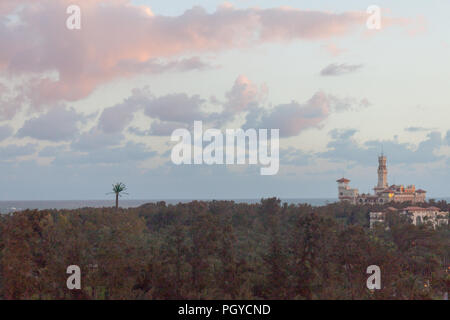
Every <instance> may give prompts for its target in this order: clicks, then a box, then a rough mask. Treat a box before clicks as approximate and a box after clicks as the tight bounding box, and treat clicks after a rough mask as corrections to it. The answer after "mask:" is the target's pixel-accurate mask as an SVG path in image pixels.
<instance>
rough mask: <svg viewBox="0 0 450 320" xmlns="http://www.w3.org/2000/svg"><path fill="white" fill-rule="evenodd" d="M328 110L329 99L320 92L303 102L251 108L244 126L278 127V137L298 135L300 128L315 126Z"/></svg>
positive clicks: (325, 116) (324, 117)
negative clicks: (268, 107)
mask: <svg viewBox="0 0 450 320" xmlns="http://www.w3.org/2000/svg"><path fill="white" fill-rule="evenodd" d="M329 112H330V101H329V99H328V97H327V96H326V95H325V94H323V93H322V92H318V93H316V94H315V95H314V96H313V97H312V98H311V99H310V100H309V101H307V102H306V103H305V104H299V103H297V102H295V101H292V102H291V103H288V104H281V105H278V106H276V107H275V108H273V109H272V110H267V109H263V108H253V109H252V110H251V111H250V112H249V113H248V115H247V117H246V123H245V125H244V127H245V128H264V129H280V137H290V136H296V135H298V134H299V133H300V132H301V131H302V130H305V129H308V128H312V127H317V126H318V125H319V124H320V123H321V122H322V121H323V120H325V119H326V118H327V117H328V115H329Z"/></svg>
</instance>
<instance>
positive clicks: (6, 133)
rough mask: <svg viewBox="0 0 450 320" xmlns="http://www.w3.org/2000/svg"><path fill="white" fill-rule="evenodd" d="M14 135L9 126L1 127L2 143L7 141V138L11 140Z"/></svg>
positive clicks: (0, 139)
mask: <svg viewBox="0 0 450 320" xmlns="http://www.w3.org/2000/svg"><path fill="white" fill-rule="evenodd" d="M12 134H13V129H12V128H11V127H10V126H8V125H5V126H0V141H3V140H5V139H6V138H9V137H10V136H11V135H12Z"/></svg>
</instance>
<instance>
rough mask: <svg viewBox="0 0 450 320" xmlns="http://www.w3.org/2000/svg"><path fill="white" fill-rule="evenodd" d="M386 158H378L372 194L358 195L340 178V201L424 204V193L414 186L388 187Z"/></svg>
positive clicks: (356, 190)
mask: <svg viewBox="0 0 450 320" xmlns="http://www.w3.org/2000/svg"><path fill="white" fill-rule="evenodd" d="M386 160H387V159H386V156H385V155H383V154H381V155H380V156H379V157H378V183H377V185H376V186H375V187H374V188H373V190H374V193H373V194H368V193H367V194H366V193H362V194H360V193H359V192H358V189H354V188H351V187H350V186H349V182H350V180H348V179H346V178H341V179H339V180H337V181H336V182H337V183H338V197H339V200H340V201H348V202H350V203H352V204H384V203H388V202H408V201H410V202H412V203H421V202H425V198H426V191H425V190H422V189H416V187H415V186H414V185H409V186H406V187H405V186H403V185H395V184H393V185H391V186H389V185H388V182H387V173H388V172H387V165H386Z"/></svg>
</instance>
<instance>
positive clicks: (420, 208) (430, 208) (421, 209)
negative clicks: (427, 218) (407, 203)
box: [403, 207, 441, 211]
mask: <svg viewBox="0 0 450 320" xmlns="http://www.w3.org/2000/svg"><path fill="white" fill-rule="evenodd" d="M403 210H405V211H441V209H439V208H438V207H428V208H422V207H406V208H404V209H403Z"/></svg>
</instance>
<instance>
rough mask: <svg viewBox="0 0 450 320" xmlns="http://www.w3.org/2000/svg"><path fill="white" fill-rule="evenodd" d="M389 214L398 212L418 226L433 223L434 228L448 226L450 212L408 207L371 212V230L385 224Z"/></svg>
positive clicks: (433, 208) (432, 208)
mask: <svg viewBox="0 0 450 320" xmlns="http://www.w3.org/2000/svg"><path fill="white" fill-rule="evenodd" d="M389 212H398V213H399V214H401V215H405V216H407V217H408V218H409V220H410V222H411V223H412V224H414V225H416V226H417V225H420V224H423V223H431V224H432V225H433V227H434V228H436V227H437V226H440V225H446V224H448V218H449V213H448V211H442V210H441V209H439V208H437V207H428V208H422V207H406V208H403V209H396V208H393V207H389V208H387V209H386V210H385V211H381V212H370V228H373V227H374V225H375V224H376V223H382V224H383V223H385V221H386V215H387V214H388V213H389Z"/></svg>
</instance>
